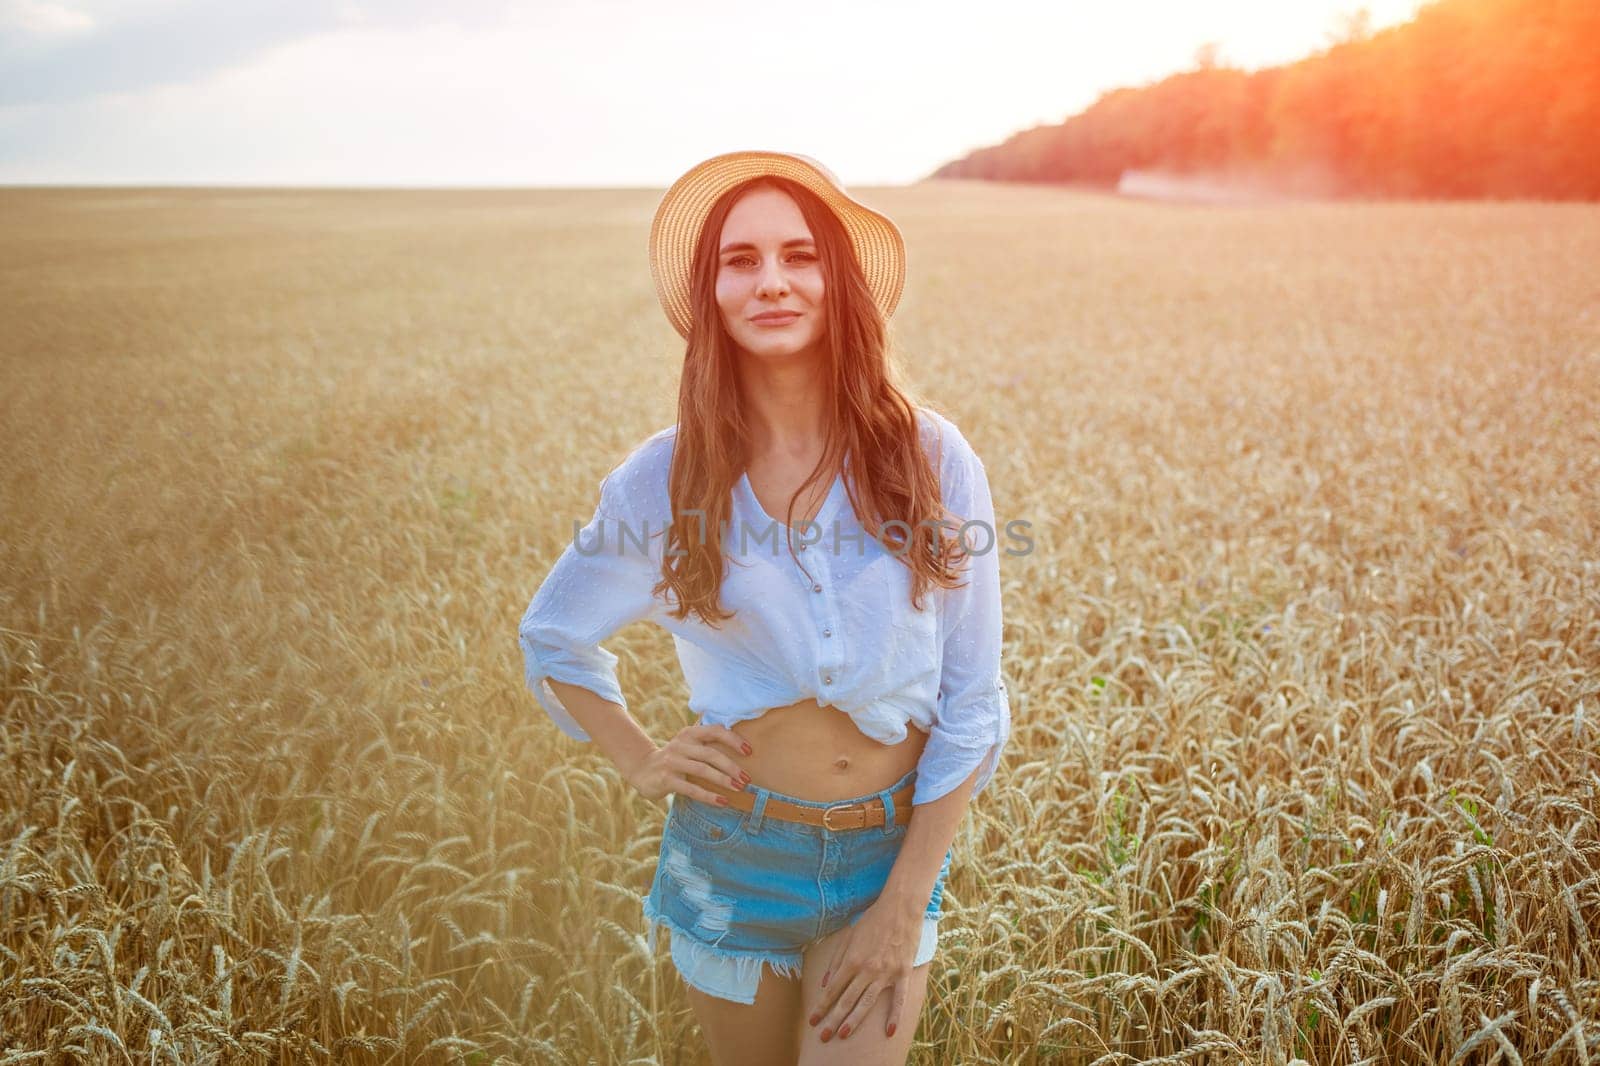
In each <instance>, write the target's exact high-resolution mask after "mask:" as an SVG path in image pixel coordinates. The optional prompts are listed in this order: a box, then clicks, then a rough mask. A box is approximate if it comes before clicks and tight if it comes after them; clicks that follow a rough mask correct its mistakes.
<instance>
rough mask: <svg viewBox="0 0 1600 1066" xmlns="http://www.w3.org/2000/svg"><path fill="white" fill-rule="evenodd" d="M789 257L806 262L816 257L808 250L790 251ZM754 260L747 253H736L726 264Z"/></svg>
mask: <svg viewBox="0 0 1600 1066" xmlns="http://www.w3.org/2000/svg"><path fill="white" fill-rule="evenodd" d="M789 258H790V259H795V258H798V259H799V260H800V261H801V262H806V261H808V260H814V259H816V258H817V257H816V256H814V255H812V254H811V253H810V252H790V253H789ZM754 262H755V260H754V259H752V258H750V257H749V256H748V255H736V256H734V257H733V258H732V259H730V260H728V266H739V265H740V264H742V263H754Z"/></svg>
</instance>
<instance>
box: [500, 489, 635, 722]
mask: <svg viewBox="0 0 1600 1066" xmlns="http://www.w3.org/2000/svg"><path fill="white" fill-rule="evenodd" d="M622 495H623V493H622V490H621V488H620V485H619V479H618V478H617V477H616V476H615V471H613V473H612V475H608V476H607V477H606V479H605V480H604V481H602V482H601V485H600V502H599V505H598V506H597V507H596V508H595V512H594V516H593V517H592V518H590V520H589V523H588V525H586V526H584V527H583V528H582V529H581V530H579V531H578V533H577V535H576V536H575V537H574V538H573V541H572V542H571V543H569V544H568V545H567V546H566V548H565V549H563V551H562V553H561V555H560V557H559V558H557V559H556V562H555V565H554V566H553V567H551V568H550V572H549V574H547V575H546V576H545V579H544V581H543V583H542V584H540V586H539V589H538V591H537V592H535V593H534V595H533V600H532V602H531V603H529V604H528V609H527V611H526V612H525V613H524V614H523V616H522V622H521V624H520V625H519V626H518V643H519V644H520V645H521V648H522V658H523V666H524V670H525V673H526V677H527V682H528V687H529V688H530V689H531V690H532V691H533V694H534V695H535V696H536V697H538V700H539V705H540V706H541V707H543V708H544V710H545V713H547V714H548V715H549V716H550V717H551V719H553V720H554V721H555V723H556V725H557V726H558V727H560V729H561V731H562V732H563V733H565V734H566V735H567V736H569V737H571V738H572V739H574V740H580V741H588V740H590V739H591V738H590V736H589V734H588V733H587V732H586V731H585V730H584V729H583V727H582V726H580V725H579V724H578V722H577V720H576V719H574V718H573V717H572V715H571V714H569V713H568V712H567V709H566V708H565V707H564V706H562V704H561V701H560V700H559V699H558V698H557V697H556V694H555V692H554V690H552V689H551V688H550V687H549V686H548V685H547V684H545V681H546V680H547V679H550V678H554V679H555V680H557V681H564V682H566V683H567V684H569V685H577V686H579V687H581V688H586V689H588V690H589V691H590V692H593V693H595V694H596V695H597V696H599V697H600V698H601V699H605V700H609V701H610V702H612V703H616V704H620V705H621V706H622V707H623V709H624V710H626V709H627V706H628V704H627V701H626V700H625V699H624V698H623V695H622V689H621V687H620V686H619V685H618V684H617V657H616V656H615V655H613V654H612V653H611V652H609V651H607V650H606V649H605V648H603V647H601V646H600V642H601V641H603V640H605V639H606V638H607V637H609V636H611V635H612V634H613V633H615V632H616V631H617V630H619V629H621V628H622V627H623V626H625V625H627V624H628V623H630V622H636V621H639V620H640V619H643V618H645V617H647V616H648V615H649V614H650V613H651V605H652V599H651V595H650V589H651V587H652V586H653V585H654V584H655V582H656V579H657V574H656V568H655V564H654V563H653V561H652V556H651V553H650V551H649V550H648V548H647V545H648V543H649V541H648V540H647V537H648V536H649V535H650V534H651V533H653V532H657V531H655V530H651V529H647V528H645V527H644V526H642V525H639V524H637V523H636V522H635V520H634V519H633V517H632V512H631V510H630V508H629V507H628V506H627V501H626V500H624V499H622V498H621V497H622Z"/></svg>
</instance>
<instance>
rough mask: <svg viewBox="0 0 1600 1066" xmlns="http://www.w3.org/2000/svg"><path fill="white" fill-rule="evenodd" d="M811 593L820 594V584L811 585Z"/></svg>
mask: <svg viewBox="0 0 1600 1066" xmlns="http://www.w3.org/2000/svg"><path fill="white" fill-rule="evenodd" d="M811 591H812V592H821V591H822V583H821V582H818V583H817V584H815V585H812V586H811Z"/></svg>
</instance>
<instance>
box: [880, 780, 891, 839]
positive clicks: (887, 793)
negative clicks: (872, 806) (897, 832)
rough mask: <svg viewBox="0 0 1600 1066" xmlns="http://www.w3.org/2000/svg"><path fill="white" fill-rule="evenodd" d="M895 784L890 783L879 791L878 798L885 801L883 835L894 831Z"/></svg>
mask: <svg viewBox="0 0 1600 1066" xmlns="http://www.w3.org/2000/svg"><path fill="white" fill-rule="evenodd" d="M893 789H894V786H893V785H890V786H889V787H888V788H886V789H884V790H883V791H882V792H880V793H878V798H879V799H880V800H882V801H883V835H884V836H889V835H890V834H892V833H893V832H894V794H893V791H892V790H893Z"/></svg>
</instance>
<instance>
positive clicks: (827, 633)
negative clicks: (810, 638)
mask: <svg viewBox="0 0 1600 1066" xmlns="http://www.w3.org/2000/svg"><path fill="white" fill-rule="evenodd" d="M822 635H823V636H825V637H831V636H833V630H831V629H824V630H823V631H822Z"/></svg>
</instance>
